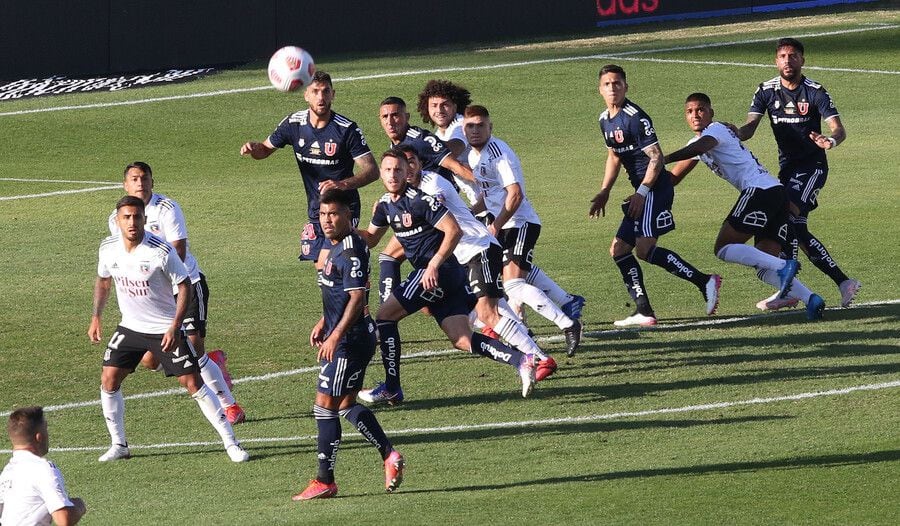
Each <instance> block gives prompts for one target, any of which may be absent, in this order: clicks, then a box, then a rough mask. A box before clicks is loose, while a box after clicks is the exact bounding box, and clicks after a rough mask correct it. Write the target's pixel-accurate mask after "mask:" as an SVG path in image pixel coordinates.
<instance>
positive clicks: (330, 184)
mask: <svg viewBox="0 0 900 526" xmlns="http://www.w3.org/2000/svg"><path fill="white" fill-rule="evenodd" d="M332 188H336V189H338V190H346V189H347V183H345V182H343V181H332V180H331V179H326V180H324V181H322V182H321V183H319V193H320V194H324V193H325V192H327V191H328V190H331V189H332ZM372 213H373V214H374V213H375V212H372Z"/></svg>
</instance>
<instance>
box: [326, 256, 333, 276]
mask: <svg viewBox="0 0 900 526" xmlns="http://www.w3.org/2000/svg"><path fill="white" fill-rule="evenodd" d="M331 267H332V261H331V260H330V259H329V260H328V263H326V264H325V275H326V276H328V275H331Z"/></svg>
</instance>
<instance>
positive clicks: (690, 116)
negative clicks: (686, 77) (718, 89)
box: [684, 93, 714, 133]
mask: <svg viewBox="0 0 900 526" xmlns="http://www.w3.org/2000/svg"><path fill="white" fill-rule="evenodd" d="M713 114H714V112H713V107H712V101H711V100H709V96H708V95H707V94H706V93H691V94H690V95H688V96H687V99H685V101H684V118H685V119H686V120H687V123H688V126H690V127H691V129H692V130H693V131H695V132H697V133H700V132H702V131H703V130H705V129H706V127H707V126H709V125H710V123H712V120H713Z"/></svg>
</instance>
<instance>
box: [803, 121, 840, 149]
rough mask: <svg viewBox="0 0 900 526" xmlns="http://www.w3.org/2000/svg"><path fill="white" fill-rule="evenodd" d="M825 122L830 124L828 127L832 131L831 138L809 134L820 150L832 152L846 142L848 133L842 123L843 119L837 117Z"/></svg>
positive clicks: (819, 134)
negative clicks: (831, 150)
mask: <svg viewBox="0 0 900 526" xmlns="http://www.w3.org/2000/svg"><path fill="white" fill-rule="evenodd" d="M825 122H827V123H828V127H829V128H830V129H831V137H828V136H827V135H822V134H821V133H816V132H809V138H810V140H812V142H814V143H816V146H818V147H819V148H822V149H823V150H830V149H832V148H835V147H837V145H838V144H841V143H842V142H844V139H846V138H847V131H846V130H845V129H844V124H843V123H842V122H841V118H840V117H838V116H837V115H835V116H834V117H832V118H830V119H828V120H827V121H825Z"/></svg>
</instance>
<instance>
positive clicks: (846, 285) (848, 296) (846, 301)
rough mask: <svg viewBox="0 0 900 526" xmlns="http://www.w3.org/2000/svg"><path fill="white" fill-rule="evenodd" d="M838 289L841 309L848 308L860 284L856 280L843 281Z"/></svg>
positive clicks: (860, 286)
mask: <svg viewBox="0 0 900 526" xmlns="http://www.w3.org/2000/svg"><path fill="white" fill-rule="evenodd" d="M838 288H839V289H840V290H841V307H849V306H850V303H851V302H853V298H855V297H856V293H857V292H859V289H861V288H862V283H860V282H859V280H856V279H845V280H844V281H843V282H841V284H840V285H839V286H838Z"/></svg>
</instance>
